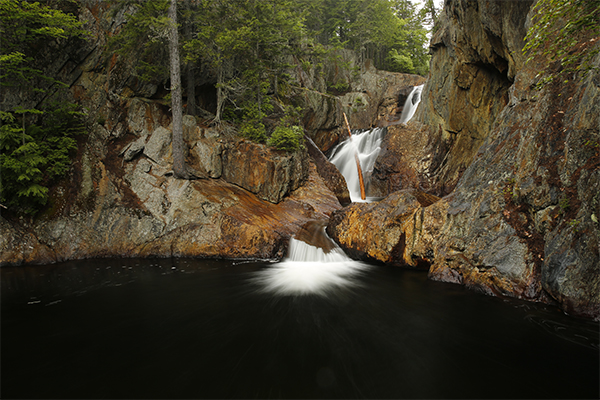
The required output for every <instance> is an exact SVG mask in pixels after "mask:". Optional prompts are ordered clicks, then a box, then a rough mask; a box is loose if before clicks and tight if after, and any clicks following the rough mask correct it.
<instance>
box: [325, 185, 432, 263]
mask: <svg viewBox="0 0 600 400" xmlns="http://www.w3.org/2000/svg"><path fill="white" fill-rule="evenodd" d="M438 200H439V198H437V197H436V196H432V195H428V194H426V193H423V192H420V191H417V190H401V191H397V192H395V193H393V194H391V195H390V196H388V197H386V198H385V199H383V200H381V201H379V202H374V203H354V204H352V205H351V206H348V207H345V208H343V209H341V210H339V211H336V212H334V214H333V216H332V217H331V219H330V221H329V224H328V225H327V233H328V234H329V236H330V237H331V238H332V239H333V240H335V241H336V242H337V243H338V244H339V245H340V247H341V248H342V249H344V251H346V252H347V253H348V254H349V255H350V256H351V257H353V258H358V259H365V260H375V261H379V262H384V263H387V264H391V265H411V266H417V265H419V266H420V265H423V264H424V263H425V264H426V263H427V262H429V261H432V260H433V247H432V245H433V243H434V241H433V240H432V239H431V237H432V236H434V235H432V234H431V233H428V232H427V230H429V231H431V230H434V229H439V228H440V227H441V226H442V225H443V219H442V218H440V215H439V212H437V213H436V212H433V208H429V209H428V213H427V214H425V211H424V210H425V209H426V207H429V206H431V205H432V204H434V203H435V202H437V201H438ZM424 221H425V224H424ZM424 226H425V228H424ZM424 229H425V231H424Z"/></svg>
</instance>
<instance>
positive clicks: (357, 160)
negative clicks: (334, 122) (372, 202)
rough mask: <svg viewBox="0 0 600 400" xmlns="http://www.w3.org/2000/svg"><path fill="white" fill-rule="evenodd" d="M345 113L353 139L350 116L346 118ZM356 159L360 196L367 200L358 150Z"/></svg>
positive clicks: (355, 154) (349, 133) (355, 153)
mask: <svg viewBox="0 0 600 400" xmlns="http://www.w3.org/2000/svg"><path fill="white" fill-rule="evenodd" d="M342 114H344V121H346V128H348V136H350V140H352V131H351V130H350V124H349V123H348V118H346V113H342ZM354 159H355V160H356V169H357V170H358V183H359V185H360V198H361V199H362V200H365V199H366V198H367V196H366V194H365V181H364V180H363V174H362V168H360V160H359V159H358V151H357V150H356V149H355V150H354Z"/></svg>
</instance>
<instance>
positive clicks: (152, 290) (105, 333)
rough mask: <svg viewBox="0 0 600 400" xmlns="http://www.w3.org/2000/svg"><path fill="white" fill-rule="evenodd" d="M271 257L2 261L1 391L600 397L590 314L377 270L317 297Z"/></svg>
mask: <svg viewBox="0 0 600 400" xmlns="http://www.w3.org/2000/svg"><path fill="white" fill-rule="evenodd" d="M269 267H272V265H269V264H261V263H233V262H229V261H203V260H86V261H77V262H68V263H63V264H57V265H52V266H42V267H20V268H3V269H1V270H0V273H1V278H2V349H1V350H2V385H1V389H2V393H1V394H2V397H3V398H16V397H19V398H272V397H279V398H282V397H285V398H290V397H291V398H315V397H318V398H339V397H343V398H356V397H361V398H598V395H599V352H598V324H596V323H593V322H589V321H583V320H579V319H575V318H571V317H568V316H565V315H563V314H562V313H560V312H559V311H558V310H556V309H554V308H552V307H547V306H542V305H535V304H530V303H525V302H521V301H515V300H502V299H498V298H491V297H487V296H483V295H479V294H476V293H473V292H470V291H467V290H465V289H464V288H463V287H460V286H457V285H452V284H444V283H439V282H431V281H428V280H427V279H426V274H425V273H423V272H418V271H410V270H403V269H395V268H386V267H375V266H372V267H370V268H369V269H367V270H365V271H362V272H359V273H358V275H354V276H353V277H352V279H353V282H354V283H355V285H350V286H334V287H332V288H330V290H329V291H326V292H325V295H303V296H288V295H281V294H273V293H270V292H268V291H265V290H262V289H263V288H262V287H261V286H260V284H259V283H258V281H257V279H256V278H257V274H261V271H264V270H265V269H266V268H269Z"/></svg>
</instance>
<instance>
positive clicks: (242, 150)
mask: <svg viewBox="0 0 600 400" xmlns="http://www.w3.org/2000/svg"><path fill="white" fill-rule="evenodd" d="M307 176H308V155H307V154H306V152H304V151H297V152H294V153H287V152H283V151H276V150H271V149H269V148H268V147H266V146H264V145H261V144H258V143H253V142H249V141H246V140H240V141H238V142H235V143H230V144H228V145H227V146H226V147H225V148H224V149H223V178H224V179H225V180H226V181H227V182H230V183H233V184H235V185H238V186H240V187H242V188H244V189H246V190H248V191H250V192H251V193H254V194H256V195H257V196H258V197H259V198H260V199H263V200H267V201H270V202H271V203H275V204H277V203H279V202H280V201H281V200H282V199H283V198H284V197H285V196H286V195H287V194H288V193H290V192H291V191H293V190H295V189H297V188H298V187H300V185H301V184H302V183H303V182H304V181H305V180H306V178H307Z"/></svg>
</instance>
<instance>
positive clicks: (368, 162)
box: [329, 85, 424, 202]
mask: <svg viewBox="0 0 600 400" xmlns="http://www.w3.org/2000/svg"><path fill="white" fill-rule="evenodd" d="M423 86H424V85H420V86H415V87H413V89H412V91H411V92H410V94H409V95H408V97H407V98H406V102H405V103H404V108H403V110H402V115H401V116H400V122H401V123H407V122H408V121H409V120H410V119H411V118H412V117H413V115H414V114H415V111H416V110H417V106H418V105H419V102H420V101H421V92H422V91H423ZM384 129H385V128H375V129H371V130H367V131H360V132H356V133H353V134H352V137H350V138H349V139H346V140H345V141H343V142H342V143H340V144H339V145H338V146H337V147H336V148H335V149H334V151H333V153H332V156H331V157H330V159H329V161H330V162H331V163H332V164H334V165H335V166H336V167H337V169H338V170H339V171H340V172H341V173H342V175H343V176H344V178H345V179H346V183H347V185H348V192H350V199H351V200H352V201H354V202H361V201H365V200H362V199H361V196H360V183H359V178H358V170H357V169H356V161H355V158H354V155H355V154H356V153H358V158H359V160H360V166H361V168H362V170H363V179H364V181H365V186H366V189H367V192H368V183H369V178H370V177H371V173H372V172H373V167H374V166H375V161H376V160H377V157H378V156H379V152H380V150H381V141H382V139H383V134H384ZM370 200H373V198H369V197H367V199H366V201H370Z"/></svg>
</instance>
